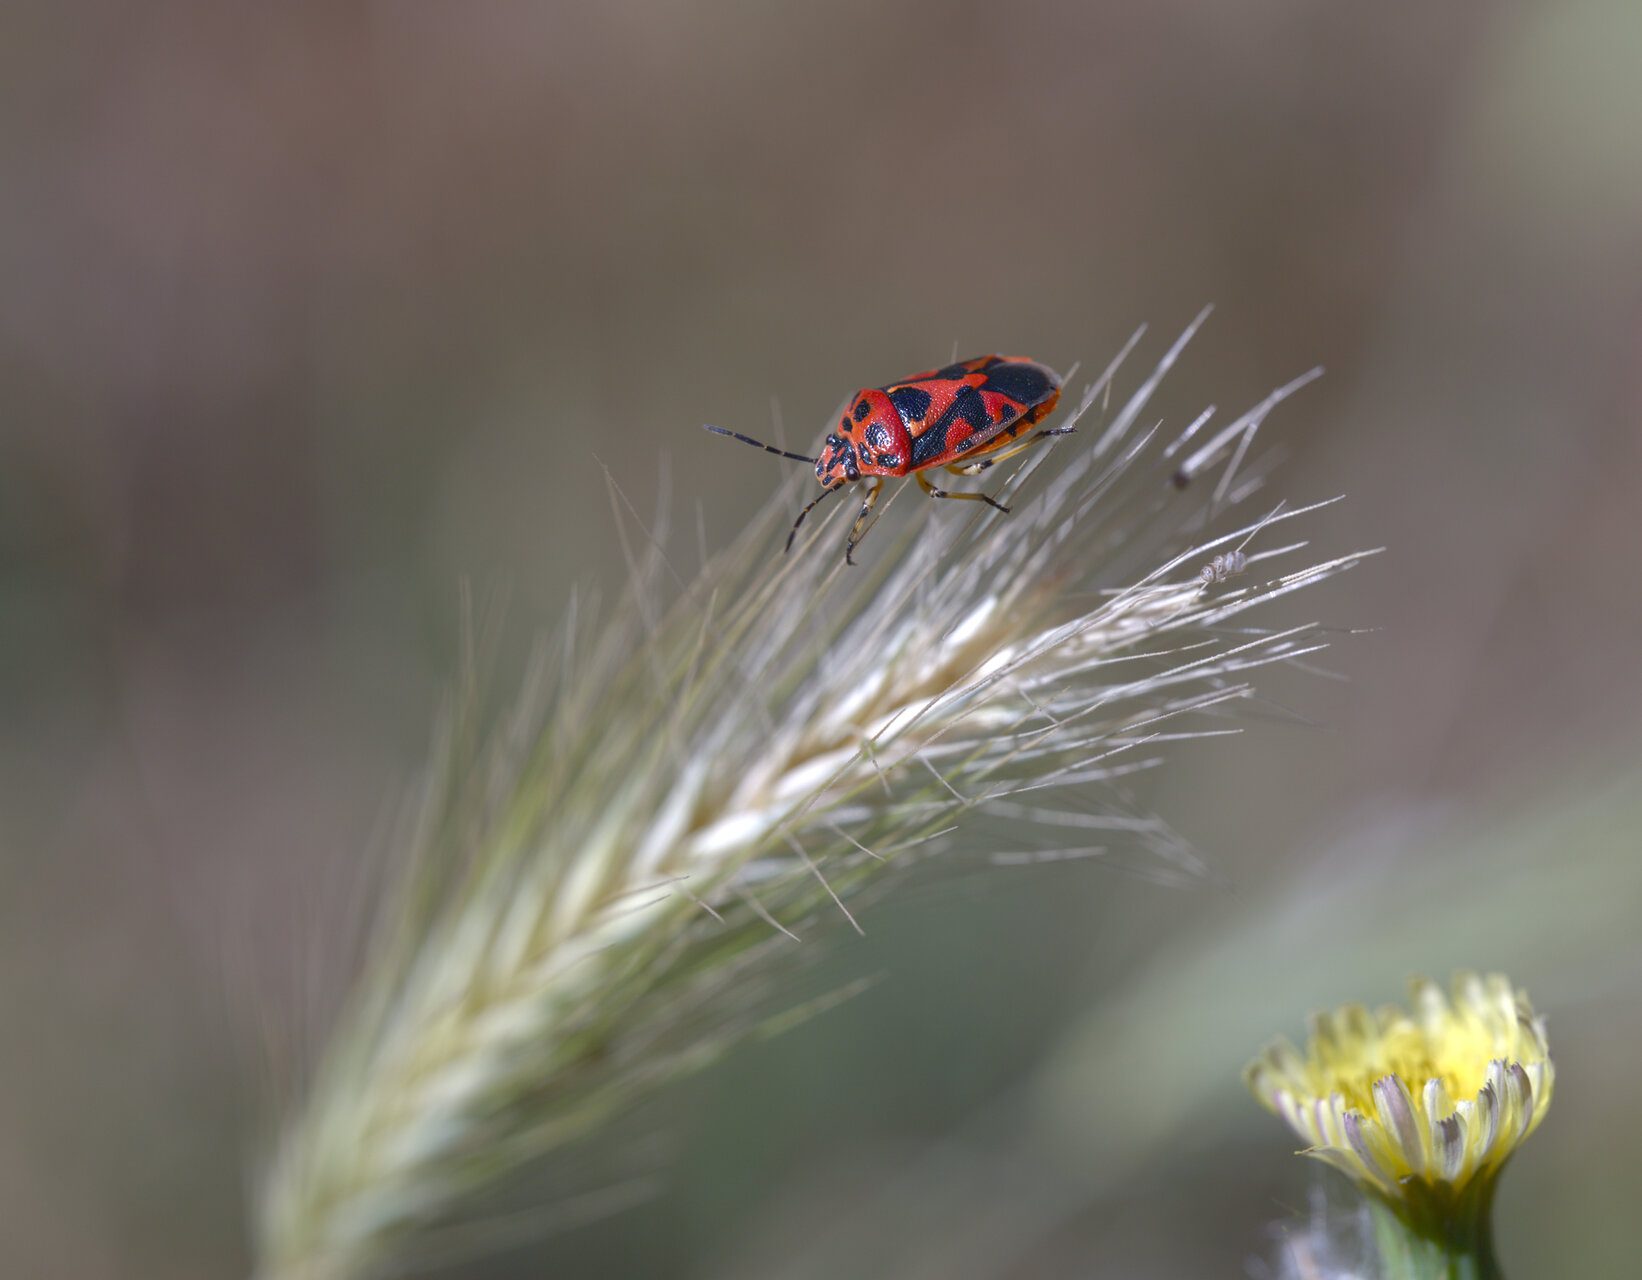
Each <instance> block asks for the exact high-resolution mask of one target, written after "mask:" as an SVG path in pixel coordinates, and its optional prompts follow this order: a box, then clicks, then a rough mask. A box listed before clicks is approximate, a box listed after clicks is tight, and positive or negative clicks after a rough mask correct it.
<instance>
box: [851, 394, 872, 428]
mask: <svg viewBox="0 0 1642 1280" xmlns="http://www.w3.org/2000/svg"><path fill="white" fill-rule="evenodd" d="M871 412H872V406H871V405H870V404H868V403H867V398H866V397H865V396H862V397H861V398H860V399H859V400H857V401H856V402H855V420H856V421H857V422H864V421H866V417H867V415H868V414H869V413H871Z"/></svg>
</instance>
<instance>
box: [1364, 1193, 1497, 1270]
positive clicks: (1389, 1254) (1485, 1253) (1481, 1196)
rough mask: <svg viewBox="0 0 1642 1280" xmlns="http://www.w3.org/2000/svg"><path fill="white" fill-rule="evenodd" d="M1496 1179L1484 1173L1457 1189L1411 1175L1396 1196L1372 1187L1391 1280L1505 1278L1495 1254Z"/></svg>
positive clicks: (1372, 1208) (1377, 1240)
mask: <svg viewBox="0 0 1642 1280" xmlns="http://www.w3.org/2000/svg"><path fill="white" fill-rule="evenodd" d="M1494 1172H1496V1173H1497V1170H1496V1171H1494ZM1496 1182H1497V1178H1496V1177H1493V1176H1487V1175H1485V1176H1482V1177H1477V1178H1473V1179H1471V1181H1470V1182H1469V1183H1467V1184H1466V1185H1465V1186H1464V1187H1463V1188H1462V1189H1461V1190H1459V1191H1458V1192H1455V1191H1454V1190H1453V1188H1451V1187H1449V1186H1448V1185H1446V1184H1443V1183H1438V1184H1434V1185H1433V1184H1428V1183H1422V1182H1419V1181H1418V1180H1410V1181H1409V1182H1408V1183H1405V1184H1404V1185H1403V1187H1402V1188H1401V1192H1402V1194H1401V1196H1400V1197H1399V1198H1398V1199H1396V1200H1392V1199H1390V1198H1388V1197H1385V1196H1382V1195H1380V1194H1378V1193H1377V1192H1373V1191H1370V1192H1368V1193H1367V1198H1368V1204H1369V1212H1370V1214H1371V1216H1372V1218H1373V1222H1374V1238H1375V1243H1376V1245H1377V1246H1378V1248H1379V1252H1380V1259H1381V1263H1382V1265H1383V1267H1384V1270H1383V1273H1382V1274H1384V1275H1385V1276H1386V1277H1387V1280H1503V1276H1504V1272H1502V1271H1501V1270H1500V1265H1499V1260H1498V1258H1496V1257H1495V1255H1494V1226H1493V1206H1494V1187H1495V1184H1496Z"/></svg>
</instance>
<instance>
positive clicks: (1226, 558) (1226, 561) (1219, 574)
mask: <svg viewBox="0 0 1642 1280" xmlns="http://www.w3.org/2000/svg"><path fill="white" fill-rule="evenodd" d="M1248 567H1249V558H1248V557H1247V556H1246V555H1244V554H1243V553H1242V552H1241V551H1226V552H1223V553H1222V554H1220V555H1217V556H1215V557H1214V559H1212V560H1210V561H1209V563H1208V564H1206V565H1204V566H1203V569H1202V571H1201V572H1200V573H1199V574H1198V575H1197V576H1198V578H1199V579H1201V580H1202V583H1203V585H1204V586H1205V587H1208V586H1213V585H1214V584H1215V583H1217V582H1224V581H1225V580H1226V579H1227V578H1229V577H1231V576H1232V575H1233V574H1238V573H1242V572H1243V570H1245V569H1247V568H1248Z"/></svg>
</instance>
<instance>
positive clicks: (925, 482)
mask: <svg viewBox="0 0 1642 1280" xmlns="http://www.w3.org/2000/svg"><path fill="white" fill-rule="evenodd" d="M947 469H948V470H949V471H956V470H957V468H956V467H949V468H947ZM912 474H913V475H915V476H917V477H918V485H919V487H920V488H922V489H923V491H924V492H925V493H927V494H928V495H929V496H930V497H932V498H957V499H960V500H961V501H964V502H984V503H986V505H987V506H989V507H993V508H996V509H997V510H999V511H1003V512H1007V511H1008V510H1009V508H1008V507H1006V506H1004V505H1003V503H1001V502H994V501H993V500H992V499H991V498H989V497H987V496H986V495H985V494H984V493H948V492H947V491H946V490H945V489H937V488H936V487H935V486H934V485H932V484H930V482H929V477H928V476H926V475H925V474H924V473H923V472H922V471H914V472H913V473H912Z"/></svg>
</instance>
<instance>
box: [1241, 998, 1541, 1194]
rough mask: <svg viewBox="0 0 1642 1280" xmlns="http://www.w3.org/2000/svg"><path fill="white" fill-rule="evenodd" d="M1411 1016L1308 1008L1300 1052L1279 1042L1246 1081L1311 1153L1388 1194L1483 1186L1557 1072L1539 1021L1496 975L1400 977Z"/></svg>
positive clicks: (1526, 1130) (1521, 1135) (1535, 1118)
mask: <svg viewBox="0 0 1642 1280" xmlns="http://www.w3.org/2000/svg"><path fill="white" fill-rule="evenodd" d="M1409 986H1410V997H1411V1000H1410V1003H1411V1005H1412V1009H1413V1012H1412V1014H1408V1013H1404V1012H1403V1011H1402V1010H1401V1009H1398V1008H1396V1007H1394V1006H1387V1007H1385V1008H1383V1009H1381V1010H1380V1011H1379V1012H1378V1013H1373V1014H1371V1013H1370V1012H1369V1011H1368V1010H1367V1009H1365V1008H1364V1007H1363V1006H1362V1005H1347V1006H1345V1007H1344V1008H1342V1009H1337V1010H1335V1011H1334V1012H1333V1013H1325V1014H1315V1015H1313V1017H1312V1019H1311V1039H1310V1041H1309V1043H1308V1044H1307V1045H1306V1051H1305V1053H1304V1054H1302V1053H1301V1052H1300V1051H1299V1050H1297V1049H1296V1048H1295V1047H1294V1046H1293V1045H1292V1044H1290V1043H1288V1042H1287V1041H1286V1040H1279V1041H1277V1042H1275V1043H1274V1044H1272V1045H1271V1046H1269V1047H1268V1048H1267V1049H1266V1051H1265V1052H1264V1053H1263V1054H1261V1056H1260V1057H1258V1058H1256V1059H1255V1060H1254V1061H1253V1062H1251V1063H1250V1064H1249V1065H1248V1066H1247V1067H1246V1068H1245V1069H1244V1072H1243V1079H1244V1083H1246V1084H1247V1085H1248V1087H1249V1090H1250V1092H1252V1093H1253V1094H1254V1096H1255V1097H1256V1098H1258V1099H1259V1100H1260V1101H1261V1102H1262V1103H1264V1104H1265V1106H1266V1107H1268V1108H1269V1109H1270V1110H1271V1111H1273V1112H1275V1113H1276V1114H1277V1115H1279V1116H1281V1117H1282V1118H1283V1119H1284V1120H1286V1121H1288V1123H1289V1126H1290V1127H1291V1128H1293V1129H1294V1131H1295V1132H1296V1133H1298V1134H1299V1135H1300V1136H1301V1137H1302V1138H1304V1139H1305V1140H1306V1141H1307V1142H1309V1143H1310V1144H1311V1145H1310V1147H1308V1148H1307V1150H1306V1154H1308V1155H1314V1156H1317V1157H1318V1158H1320V1159H1322V1160H1326V1161H1327V1162H1328V1163H1330V1164H1332V1165H1334V1166H1335V1167H1336V1168H1337V1169H1340V1170H1342V1171H1343V1172H1344V1173H1345V1174H1346V1175H1347V1176H1348V1177H1350V1178H1352V1179H1354V1180H1355V1181H1357V1182H1358V1183H1361V1184H1363V1185H1364V1186H1366V1187H1368V1188H1370V1189H1371V1190H1374V1191H1378V1192H1379V1193H1381V1194H1382V1195H1385V1196H1387V1197H1389V1198H1391V1199H1397V1198H1400V1197H1404V1196H1405V1195H1407V1194H1409V1192H1410V1191H1412V1190H1413V1189H1414V1188H1413V1187H1412V1186H1411V1184H1423V1185H1424V1187H1426V1188H1427V1189H1429V1190H1432V1191H1439V1190H1440V1189H1442V1188H1443V1187H1446V1188H1448V1190H1449V1192H1450V1193H1451V1194H1456V1195H1457V1194H1458V1193H1459V1192H1460V1191H1461V1190H1463V1189H1464V1188H1465V1187H1466V1185H1467V1184H1468V1183H1469V1182H1471V1181H1472V1180H1473V1179H1475V1178H1478V1177H1479V1176H1481V1177H1482V1178H1484V1179H1485V1180H1486V1181H1492V1178H1493V1176H1494V1175H1495V1174H1497V1173H1498V1171H1499V1169H1500V1167H1501V1166H1502V1165H1503V1164H1504V1163H1505V1161H1506V1160H1507V1158H1509V1157H1510V1155H1511V1153H1512V1152H1513V1151H1515V1150H1516V1149H1517V1147H1518V1146H1520V1145H1521V1143H1522V1141H1523V1139H1525V1138H1526V1137H1527V1136H1528V1135H1529V1134H1530V1133H1532V1132H1533V1131H1534V1129H1535V1128H1536V1127H1537V1126H1538V1124H1539V1122H1540V1120H1541V1119H1543V1118H1544V1115H1545V1111H1546V1109H1547V1108H1548V1107H1549V1106H1550V1104H1551V1091H1552V1086H1553V1084H1554V1082H1555V1078H1556V1072H1555V1069H1554V1068H1553V1066H1552V1064H1551V1057H1550V1052H1549V1050H1548V1048H1547V1045H1546V1040H1545V1023H1544V1020H1543V1019H1542V1018H1538V1017H1536V1016H1535V1015H1534V1011H1533V1009H1532V1007H1531V1006H1530V1005H1529V1003H1528V997H1527V995H1526V994H1525V993H1523V992H1520V991H1513V990H1512V988H1511V984H1510V982H1509V981H1508V980H1507V979H1506V978H1505V977H1503V976H1502V975H1500V974H1490V975H1489V976H1488V977H1486V978H1482V977H1478V976H1477V975H1476V974H1474V973H1460V974H1456V975H1455V977H1454V996H1453V1001H1452V1003H1450V1002H1449V1000H1448V999H1447V998H1446V997H1444V995H1443V993H1442V991H1441V990H1440V989H1439V988H1438V987H1437V986H1436V984H1435V983H1432V982H1430V981H1427V980H1426V979H1423V978H1420V979H1415V980H1414V981H1413V982H1411V983H1410V984H1409Z"/></svg>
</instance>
